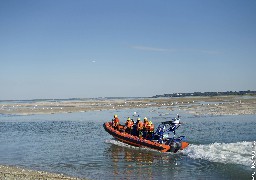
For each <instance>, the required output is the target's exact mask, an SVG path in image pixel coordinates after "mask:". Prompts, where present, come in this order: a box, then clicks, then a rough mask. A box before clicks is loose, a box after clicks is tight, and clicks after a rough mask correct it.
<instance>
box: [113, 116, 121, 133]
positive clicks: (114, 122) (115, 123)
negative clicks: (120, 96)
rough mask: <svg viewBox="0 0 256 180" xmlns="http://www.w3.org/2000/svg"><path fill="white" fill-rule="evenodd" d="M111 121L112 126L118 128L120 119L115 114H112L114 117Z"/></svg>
mask: <svg viewBox="0 0 256 180" xmlns="http://www.w3.org/2000/svg"><path fill="white" fill-rule="evenodd" d="M112 122H113V128H114V129H117V130H119V124H120V120H119V119H118V117H117V115H116V114H115V115H114V119H113V120H112Z"/></svg>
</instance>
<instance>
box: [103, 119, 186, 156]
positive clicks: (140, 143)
mask: <svg viewBox="0 0 256 180" xmlns="http://www.w3.org/2000/svg"><path fill="white" fill-rule="evenodd" d="M103 127H104V128H105V130H106V131H107V132H108V133H109V134H110V135H112V136H113V137H114V138H115V139H117V140H119V141H121V142H124V143H126V144H129V145H132V146H137V147H146V148H151V149H154V150H158V151H161V152H169V151H172V149H171V148H172V147H171V146H169V145H166V144H160V143H158V142H154V141H150V140H147V139H144V138H139V137H137V136H133V135H130V134H128V133H125V132H121V131H118V130H115V129H114V128H113V127H112V123H111V122H106V123H104V124H103ZM188 145H189V143H187V142H181V148H180V150H182V149H185V148H186V147H187V146H188Z"/></svg>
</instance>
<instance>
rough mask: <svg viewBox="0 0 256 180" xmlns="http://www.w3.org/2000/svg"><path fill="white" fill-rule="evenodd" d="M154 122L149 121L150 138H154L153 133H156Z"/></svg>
mask: <svg viewBox="0 0 256 180" xmlns="http://www.w3.org/2000/svg"><path fill="white" fill-rule="evenodd" d="M154 129H155V128H154V124H153V123H152V121H149V123H148V139H150V140H151V139H152V138H153V134H154Z"/></svg>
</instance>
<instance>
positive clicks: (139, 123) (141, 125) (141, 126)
mask: <svg viewBox="0 0 256 180" xmlns="http://www.w3.org/2000/svg"><path fill="white" fill-rule="evenodd" d="M142 129H143V122H141V121H140V122H138V123H137V130H138V131H139V130H142Z"/></svg>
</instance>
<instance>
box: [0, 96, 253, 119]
mask: <svg viewBox="0 0 256 180" xmlns="http://www.w3.org/2000/svg"><path fill="white" fill-rule="evenodd" d="M147 107H166V108H167V109H170V110H172V109H173V108H179V109H181V110H184V111H186V112H187V113H190V114H194V115H242V114H256V96H217V97H180V98H134V99H87V100H74V101H68V100H61V101H60V100H51V101H40V100H38V101H32V102H26V103H21V102H19V103H17V102H14V103H5V102H4V101H3V102H2V103H1V104H0V114H10V115H32V114H55V113H73V112H86V111H102V110H118V109H130V108H147Z"/></svg>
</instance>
